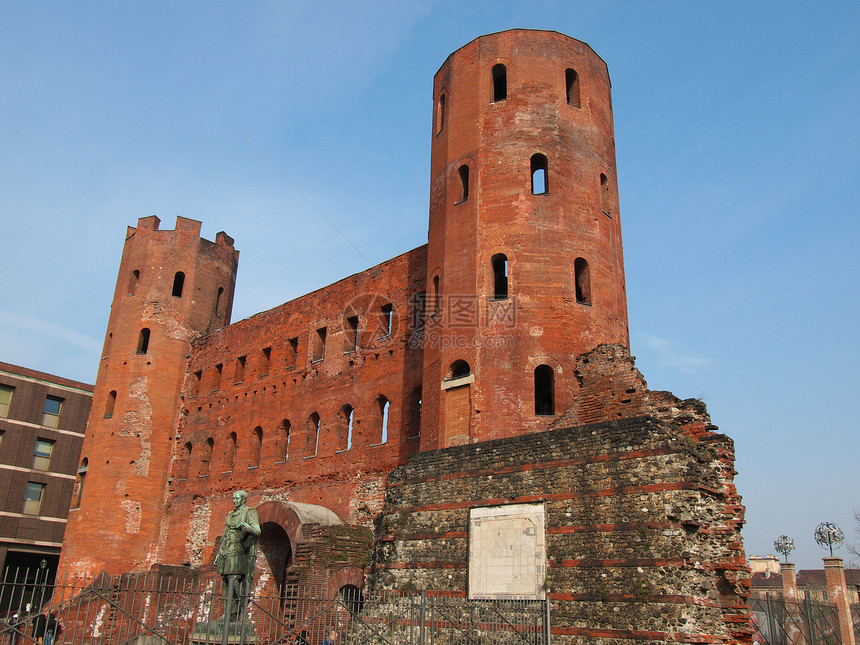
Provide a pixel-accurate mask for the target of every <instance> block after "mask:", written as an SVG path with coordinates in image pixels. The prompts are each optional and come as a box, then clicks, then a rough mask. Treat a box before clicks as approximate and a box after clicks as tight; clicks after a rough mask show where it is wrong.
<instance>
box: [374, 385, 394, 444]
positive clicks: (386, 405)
mask: <svg viewBox="0 0 860 645" xmlns="http://www.w3.org/2000/svg"><path fill="white" fill-rule="evenodd" d="M376 402H377V404H378V405H379V415H380V425H381V427H380V441H379V443H388V412H389V410H390V409H391V401H389V400H388V399H386V398H385V397H384V396H382V395H381V394H380V395H379V398H378V399H376Z"/></svg>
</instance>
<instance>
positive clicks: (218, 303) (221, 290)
mask: <svg viewBox="0 0 860 645" xmlns="http://www.w3.org/2000/svg"><path fill="white" fill-rule="evenodd" d="M223 295H224V287H218V295H217V296H215V316H216V317H217V316H220V315H221V296H223Z"/></svg>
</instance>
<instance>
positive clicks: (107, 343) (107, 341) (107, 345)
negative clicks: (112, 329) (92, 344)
mask: <svg viewBox="0 0 860 645" xmlns="http://www.w3.org/2000/svg"><path fill="white" fill-rule="evenodd" d="M112 342H113V333H110V334H108V335H107V337H106V338H105V348H104V351H103V352H102V358H107V357H108V356H110V346H111V343H112Z"/></svg>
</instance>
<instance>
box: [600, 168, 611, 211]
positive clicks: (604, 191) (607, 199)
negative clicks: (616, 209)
mask: <svg viewBox="0 0 860 645" xmlns="http://www.w3.org/2000/svg"><path fill="white" fill-rule="evenodd" d="M611 197H612V196H611V195H610V193H609V177H607V176H606V175H604V174H603V173H600V208H601V210H602V211H603V212H604V213H606V214H607V215H609V214H610V213H611V212H612V206H611V204H612V199H611Z"/></svg>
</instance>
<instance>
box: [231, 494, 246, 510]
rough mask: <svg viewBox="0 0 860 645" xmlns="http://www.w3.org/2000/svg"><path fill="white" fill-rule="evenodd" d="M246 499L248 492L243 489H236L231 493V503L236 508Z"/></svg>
mask: <svg viewBox="0 0 860 645" xmlns="http://www.w3.org/2000/svg"><path fill="white" fill-rule="evenodd" d="M247 500H248V493H246V492H245V491H243V490H237V491H236V492H235V493H233V505H234V506H235V507H236V508H239V507H240V506H241V505H242V504H244V503H245V502H246V501H247Z"/></svg>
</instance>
